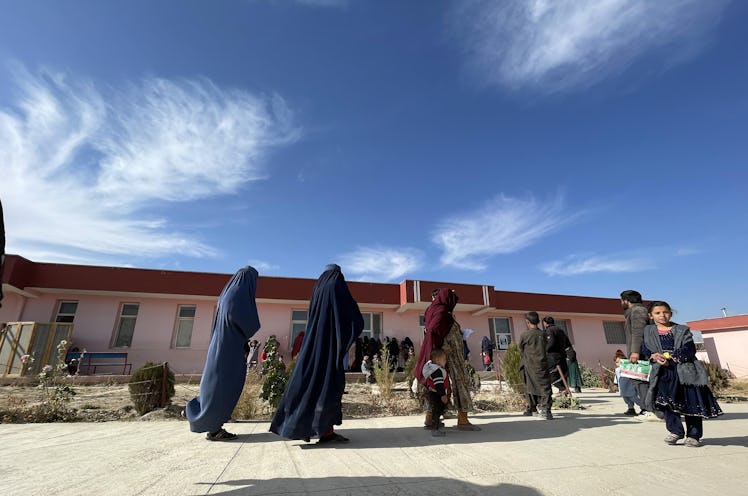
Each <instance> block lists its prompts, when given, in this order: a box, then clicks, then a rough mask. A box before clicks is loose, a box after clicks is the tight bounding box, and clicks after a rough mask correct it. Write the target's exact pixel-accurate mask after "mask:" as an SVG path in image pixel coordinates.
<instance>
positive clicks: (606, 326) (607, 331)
mask: <svg viewBox="0 0 748 496" xmlns="http://www.w3.org/2000/svg"><path fill="white" fill-rule="evenodd" d="M613 324H615V327H616V328H615V329H611V328H610V326H611V325H613ZM624 324H625V322H624V321H622V320H603V334H604V336H605V344H623V345H625V344H626V330H625V328H624ZM619 332H620V337H617V336H618V333H619ZM614 333H615V334H614ZM613 337H616V338H617V339H620V341H612V340H611V339H613Z"/></svg>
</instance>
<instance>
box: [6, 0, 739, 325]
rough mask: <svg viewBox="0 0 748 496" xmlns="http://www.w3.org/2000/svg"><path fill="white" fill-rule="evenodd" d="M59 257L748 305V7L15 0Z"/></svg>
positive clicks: (24, 149) (28, 168)
mask: <svg viewBox="0 0 748 496" xmlns="http://www.w3.org/2000/svg"><path fill="white" fill-rule="evenodd" d="M0 11H1V12H2V16H0V197H1V198H2V200H3V205H4V208H5V216H6V219H5V222H6V231H7V237H8V241H7V243H8V247H7V249H8V251H9V252H10V253H17V254H20V255H22V256H25V257H27V258H29V259H31V260H35V261H47V262H62V263H83V264H96V265H117V266H120V265H122V266H134V267H145V268H163V269H174V270H190V271H206V272H225V273H230V272H233V271H234V270H235V269H236V268H238V267H239V266H242V265H244V264H247V263H249V264H253V265H254V266H255V267H257V268H258V269H259V270H260V273H261V274H265V275H272V276H286V277H310V278H314V277H317V276H318V275H319V273H320V272H321V271H322V269H323V268H324V265H325V264H327V263H329V262H337V263H339V264H340V265H341V266H342V267H343V270H344V273H345V274H346V275H347V277H348V279H351V280H365V281H375V282H399V281H401V280H403V279H406V278H407V279H423V280H439V281H453V282H459V283H476V284H489V285H494V286H495V287H496V288H497V289H501V290H511V291H528V292H542V293H559V294H574V295H589V296H605V297H617V295H618V294H619V293H620V291H621V290H624V289H630V288H633V289H638V290H639V291H641V292H642V293H643V294H644V296H645V298H649V299H665V300H668V301H669V302H670V303H671V304H672V305H673V307H674V308H675V309H676V311H677V313H676V320H679V321H688V320H695V319H700V318H710V317H718V316H721V311H720V309H721V308H722V307H726V308H727V312H728V314H731V315H733V314H737V313H748V299H746V289H745V282H744V281H746V280H748V264H746V262H745V258H746V255H745V253H746V248H745V245H746V240H747V239H746V238H747V237H748V235H747V234H746V229H745V225H746V221H745V219H746V216H747V215H748V203H747V202H746V192H745V188H746V185H747V184H748V167H747V166H748V164H746V157H747V156H748V153H747V152H748V139H747V138H746V130H747V125H748V64H746V63H745V48H746V46H748V31H746V30H745V29H744V26H745V24H746V21H748V4H745V3H744V2H738V1H732V2H730V1H727V0H725V1H721V0H712V1H709V2H703V1H701V0H661V1H658V2H649V1H645V0H629V1H623V0H589V1H583V0H559V1H553V2H551V1H543V0H527V1H525V0H506V1H504V2H489V1H481V0H474V1H444V2H430V1H412V2H397V1H363V0H348V1H345V0H304V1H301V0H299V1H291V0H287V1H281V0H276V1H271V0H267V1H260V0H254V1H243V2H240V1H224V2H208V1H184V0H173V1H150V0H149V1H128V2H100V1H97V0H88V1H82V0H79V1H74V2H73V1H71V2H59V1H42V0H39V1H34V2H27V1H22V0H13V1H10V0H0Z"/></svg>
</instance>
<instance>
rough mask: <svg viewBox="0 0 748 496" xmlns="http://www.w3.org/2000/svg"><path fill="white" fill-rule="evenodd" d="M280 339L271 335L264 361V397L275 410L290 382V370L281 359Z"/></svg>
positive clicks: (266, 345)
mask: <svg viewBox="0 0 748 496" xmlns="http://www.w3.org/2000/svg"><path fill="white" fill-rule="evenodd" d="M279 345H280V343H278V340H277V339H275V336H270V337H269V338H268V340H267V342H266V343H265V348H264V351H265V356H266V358H265V361H264V362H263V363H262V377H264V380H263V382H262V395H261V396H262V399H264V400H265V401H267V402H268V403H270V406H271V407H273V410H275V409H276V408H278V405H279V404H280V400H281V398H283V392H284V391H285V390H286V384H287V383H288V377H289V376H288V372H287V371H286V366H285V365H284V364H283V362H281V361H280V355H279V354H278V346H279Z"/></svg>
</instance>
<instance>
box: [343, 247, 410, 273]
mask: <svg viewBox="0 0 748 496" xmlns="http://www.w3.org/2000/svg"><path fill="white" fill-rule="evenodd" d="M422 259H423V255H422V254H421V252H420V251H418V250H416V249H413V248H385V247H381V246H378V247H359V248H357V249H356V250H355V251H353V252H351V253H347V254H344V255H342V256H341V257H340V266H341V267H342V269H343V272H344V273H346V274H354V275H358V276H359V279H365V280H375V281H394V280H399V279H401V278H402V277H403V276H404V275H405V274H408V273H410V272H413V271H414V270H417V269H419V268H420V267H421V266H422V265H423V262H422Z"/></svg>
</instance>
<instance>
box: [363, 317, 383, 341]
mask: <svg viewBox="0 0 748 496" xmlns="http://www.w3.org/2000/svg"><path fill="white" fill-rule="evenodd" d="M361 315H363V317H364V330H363V332H362V333H361V337H362V338H363V337H364V336H368V337H369V338H374V339H380V338H381V336H382V314H381V313H372V312H361Z"/></svg>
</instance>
